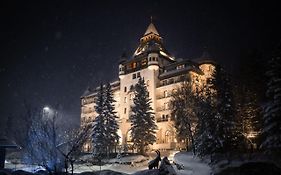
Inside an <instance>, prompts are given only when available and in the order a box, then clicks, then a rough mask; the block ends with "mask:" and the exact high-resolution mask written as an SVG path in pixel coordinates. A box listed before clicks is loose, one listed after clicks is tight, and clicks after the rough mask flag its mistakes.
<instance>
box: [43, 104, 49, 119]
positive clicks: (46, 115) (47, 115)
mask: <svg viewBox="0 0 281 175" xmlns="http://www.w3.org/2000/svg"><path fill="white" fill-rule="evenodd" d="M50 111H51V109H50V108H49V107H48V106H44V107H43V110H42V112H43V118H46V117H49V112H50Z"/></svg>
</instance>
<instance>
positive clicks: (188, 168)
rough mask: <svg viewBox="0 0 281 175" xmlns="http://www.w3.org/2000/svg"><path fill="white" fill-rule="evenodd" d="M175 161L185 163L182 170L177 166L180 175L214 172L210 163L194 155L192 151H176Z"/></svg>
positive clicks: (201, 174)
mask: <svg viewBox="0 0 281 175" xmlns="http://www.w3.org/2000/svg"><path fill="white" fill-rule="evenodd" d="M174 162H175V163H177V164H182V165H183V169H182V170H178V169H177V168H176V167H175V170H176V172H177V174H178V175H210V174H211V172H212V171H211V167H210V166H209V165H207V164H206V163H204V162H202V161H201V160H200V159H199V158H197V157H194V156H193V155H192V153H191V152H178V153H176V154H175V156H174Z"/></svg>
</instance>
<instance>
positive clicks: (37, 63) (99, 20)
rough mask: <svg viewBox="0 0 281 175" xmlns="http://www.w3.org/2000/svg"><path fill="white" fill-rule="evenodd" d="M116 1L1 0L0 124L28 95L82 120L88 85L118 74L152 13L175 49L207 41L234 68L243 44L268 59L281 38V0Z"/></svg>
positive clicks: (195, 50)
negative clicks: (123, 56) (82, 98)
mask: <svg viewBox="0 0 281 175" xmlns="http://www.w3.org/2000/svg"><path fill="white" fill-rule="evenodd" d="M109 2H110V1H107V3H97V2H96V1H78V0H77V1H59V2H57V1H52V2H51V1H24V2H22V1H14V0H11V1H7V2H4V3H3V2H1V4H0V8H1V10H0V11H1V12H0V13H1V16H0V19H1V22H0V31H1V33H0V38H1V40H0V42H1V55H0V56H1V59H0V82H1V90H0V118H1V120H0V122H1V124H4V123H5V121H6V118H7V117H10V116H14V117H20V113H22V112H23V111H24V108H23V104H24V102H26V103H28V104H30V105H31V106H33V107H38V108H42V107H43V106H45V105H48V106H51V107H54V106H57V108H58V109H59V111H60V112H61V113H62V114H63V115H64V117H65V118H66V119H74V121H76V122H78V121H79V117H80V96H81V95H82V93H83V92H84V91H85V89H86V88H87V87H88V86H96V85H98V84H99V83H100V82H101V81H103V82H106V81H112V80H116V79H117V75H118V60H119V57H120V55H121V54H122V53H123V52H124V51H126V52H127V53H128V55H129V56H130V55H132V53H133V51H134V49H135V48H136V47H137V46H138V42H139V39H140V37H141V36H142V35H143V34H144V32H145V30H146V27H147V26H148V25H149V23H150V16H153V21H154V24H155V26H156V28H157V30H158V32H159V33H160V35H161V36H162V37H163V39H164V43H165V46H166V48H167V50H168V51H169V52H170V53H171V55H173V56H175V57H176V58H185V59H192V58H196V57H199V56H200V55H201V54H202V52H203V48H204V47H207V48H208V50H209V52H210V53H211V55H212V56H213V57H214V58H215V59H216V60H217V61H218V62H219V63H221V64H223V65H224V66H225V67H226V68H227V69H229V70H230V71H233V70H234V69H236V68H237V67H236V66H237V65H238V64H237V63H238V62H239V59H240V57H239V56H240V54H241V52H242V51H245V50H250V49H258V50H259V51H261V52H262V53H263V54H264V55H265V59H267V58H268V57H269V56H270V54H271V52H272V50H273V48H274V47H275V46H276V45H277V44H278V42H279V41H280V38H281V37H280V36H281V35H280V33H281V32H280V31H281V30H280V27H278V25H280V8H278V7H279V6H278V5H277V4H274V3H269V1H266V2H264V3H268V4H262V3H257V2H256V1H252V2H251V1H241V2H239V1H231V2H229V1H227V2H222V1H220V2H217V1H209V2H204V1H194V2H190V1H181V2H177V1H167V2H162V1H160V0H159V1H152V0H151V1H132V2H131V3H125V2H124V1H116V2H119V3H109ZM112 2H114V1H112ZM195 2H196V3H195ZM276 3H277V2H276Z"/></svg>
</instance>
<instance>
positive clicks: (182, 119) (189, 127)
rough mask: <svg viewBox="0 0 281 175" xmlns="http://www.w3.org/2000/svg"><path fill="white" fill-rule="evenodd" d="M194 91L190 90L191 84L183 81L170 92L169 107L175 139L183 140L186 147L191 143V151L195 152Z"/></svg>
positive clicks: (195, 99) (195, 105) (195, 100)
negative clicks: (174, 90)
mask: <svg viewBox="0 0 281 175" xmlns="http://www.w3.org/2000/svg"><path fill="white" fill-rule="evenodd" d="M196 102H197V97H196V93H195V92H193V91H192V86H191V84H190V83H188V82H183V83H182V85H181V87H180V88H178V89H177V90H176V92H174V93H173V94H172V99H171V107H172V117H173V120H174V122H175V123H174V126H175V129H176V134H177V139H178V140H179V141H181V140H184V141H185V143H186V148H187V149H188V143H189V142H190V143H191V147H192V151H193V153H194V154H195V146H194V132H195V131H194V130H193V128H194V126H195V123H196V122H197V117H196V116H195V111H194V110H195V109H196V107H197V103H196Z"/></svg>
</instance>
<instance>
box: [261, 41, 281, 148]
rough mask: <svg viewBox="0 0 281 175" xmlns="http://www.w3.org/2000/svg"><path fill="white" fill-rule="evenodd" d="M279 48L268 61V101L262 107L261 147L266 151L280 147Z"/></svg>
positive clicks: (280, 64) (280, 60)
mask: <svg viewBox="0 0 281 175" xmlns="http://www.w3.org/2000/svg"><path fill="white" fill-rule="evenodd" d="M280 70H281V49H280V45H279V47H278V50H277V54H276V55H275V56H274V57H273V58H272V60H271V61H270V62H269V70H268V71H267V72H266V75H267V77H268V83H267V91H266V96H267V98H268V102H267V104H266V106H265V108H264V117H263V130H262V134H263V136H264V140H263V142H262V145H261V146H262V148H264V149H266V150H267V151H268V152H275V151H277V152H279V153H280V149H281V88H280V87H281V73H280Z"/></svg>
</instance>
